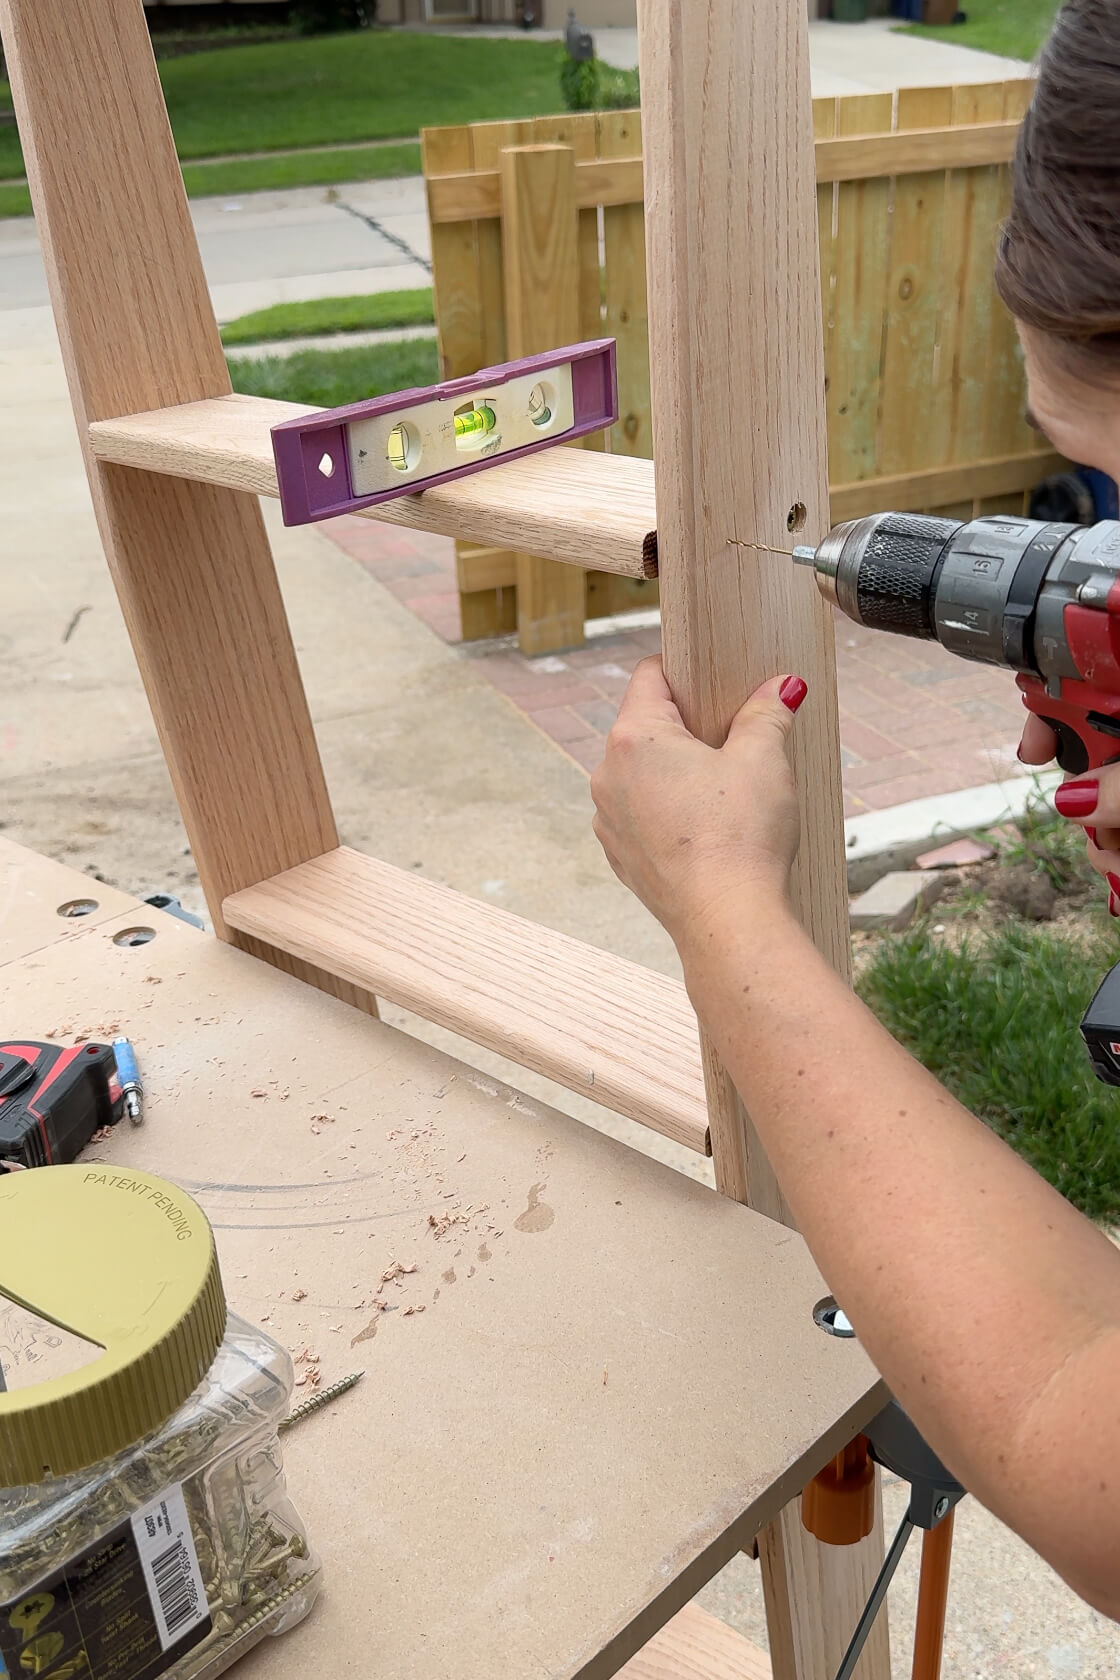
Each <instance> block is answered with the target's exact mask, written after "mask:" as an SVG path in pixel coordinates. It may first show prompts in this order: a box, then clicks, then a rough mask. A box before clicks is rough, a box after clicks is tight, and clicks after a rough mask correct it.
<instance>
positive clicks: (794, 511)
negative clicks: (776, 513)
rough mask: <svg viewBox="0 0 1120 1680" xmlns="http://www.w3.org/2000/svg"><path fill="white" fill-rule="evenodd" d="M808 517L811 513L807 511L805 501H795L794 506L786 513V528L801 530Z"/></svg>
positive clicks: (788, 529)
mask: <svg viewBox="0 0 1120 1680" xmlns="http://www.w3.org/2000/svg"><path fill="white" fill-rule="evenodd" d="M808 517H809V515H808V514H807V513H806V511H805V503H804V502H794V504H793V506H792V507H791V508H790V510H789V512H788V513H787V514H786V530H787V531H800V530H801V529H802V527H803V526H804V524H805V521H806V519H808Z"/></svg>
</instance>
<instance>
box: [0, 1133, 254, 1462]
mask: <svg viewBox="0 0 1120 1680" xmlns="http://www.w3.org/2000/svg"><path fill="white" fill-rule="evenodd" d="M17 1309H22V1311H21V1312H17ZM26 1314H31V1315H33V1316H34V1319H35V1320H37V1321H43V1322H44V1323H45V1331H46V1332H49V1331H50V1329H51V1327H52V1326H55V1327H57V1328H58V1330H60V1331H62V1332H64V1333H66V1334H68V1335H69V1336H70V1337H78V1338H81V1339H82V1341H84V1342H86V1343H92V1344H94V1345H95V1347H96V1348H100V1349H101V1350H102V1351H101V1352H100V1353H95V1355H94V1357H93V1358H92V1359H90V1360H89V1361H88V1362H87V1363H84V1364H82V1365H81V1366H80V1368H79V1369H76V1370H75V1369H69V1370H65V1371H62V1372H59V1373H58V1374H55V1375H47V1376H46V1377H45V1379H44V1380H38V1373H39V1371H40V1370H41V1369H42V1368H43V1361H42V1349H40V1351H39V1352H38V1353H36V1352H35V1339H36V1338H35V1336H34V1335H32V1338H31V1341H30V1342H29V1341H28V1339H27V1335H26V1332H24V1333H23V1334H17V1333H14V1330H13V1326H14V1325H15V1321H16V1319H17V1317H18V1318H19V1319H20V1320H21V1321H23V1322H24V1323H26V1318H25V1315H26ZM225 1327H226V1300H225V1294H224V1291H223V1289H222V1280H221V1274H220V1271H219V1268H218V1256H217V1252H216V1250H215V1247H214V1237H213V1233H212V1231H211V1229H210V1225H209V1222H208V1220H207V1218H206V1215H205V1214H204V1213H203V1211H202V1209H201V1208H200V1207H199V1206H198V1204H197V1203H196V1202H194V1201H192V1200H191V1198H190V1197H189V1196H186V1195H184V1194H183V1192H182V1191H181V1190H177V1189H176V1188H175V1186H174V1185H173V1184H168V1183H167V1182H166V1181H165V1180H164V1179H161V1178H155V1177H154V1176H152V1175H151V1174H149V1173H140V1172H129V1171H128V1170H127V1169H125V1168H121V1167H105V1166H94V1165H92V1164H90V1165H77V1164H75V1165H73V1166H59V1167H52V1168H51V1170H50V1172H22V1173H11V1174H4V1175H2V1176H0V1365H2V1366H4V1371H3V1375H4V1378H5V1386H6V1391H5V1392H3V1393H0V1487H26V1486H28V1485H30V1484H32V1483H35V1482H39V1481H41V1480H43V1479H44V1478H45V1477H47V1476H61V1475H66V1474H68V1473H69V1472H71V1471H75V1470H81V1469H83V1468H85V1466H87V1465H90V1464H95V1463H97V1462H98V1461H99V1460H101V1459H105V1458H110V1457H112V1455H113V1454H114V1453H118V1452H120V1451H121V1450H122V1449H123V1448H125V1447H127V1446H130V1445H131V1444H132V1443H133V1442H135V1441H138V1440H140V1439H142V1438H143V1437H144V1436H145V1435H148V1434H150V1433H151V1432H152V1431H153V1430H155V1429H158V1428H159V1426H160V1424H162V1423H164V1422H165V1421H166V1419H167V1418H169V1417H170V1416H171V1415H172V1413H173V1412H176V1411H178V1409H179V1407H180V1406H181V1405H182V1404H183V1403H184V1401H185V1400H186V1399H187V1398H188V1396H189V1395H190V1394H191V1393H192V1391H193V1390H194V1389H195V1388H196V1387H197V1385H198V1383H199V1382H200V1381H201V1379H202V1377H203V1376H204V1375H205V1374H206V1372H207V1371H208V1370H209V1368H210V1366H211V1364H212V1363H213V1360H214V1356H215V1354H216V1353H217V1351H218V1348H219V1346H220V1344H221V1341H222V1337H223V1336H224V1334H225ZM39 1339H40V1340H41V1341H42V1342H44V1343H46V1342H48V1341H49V1340H50V1339H51V1338H49V1335H48V1334H43V1335H42V1336H41V1337H40V1338H39ZM53 1339H54V1340H55V1341H59V1340H61V1338H60V1337H55V1338H53Z"/></svg>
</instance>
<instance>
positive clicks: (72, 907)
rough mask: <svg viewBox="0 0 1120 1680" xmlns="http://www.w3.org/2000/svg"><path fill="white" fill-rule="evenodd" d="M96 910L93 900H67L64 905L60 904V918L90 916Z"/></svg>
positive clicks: (94, 900)
mask: <svg viewBox="0 0 1120 1680" xmlns="http://www.w3.org/2000/svg"><path fill="white" fill-rule="evenodd" d="M96 909H97V900H96V899H95V898H68V899H67V901H66V903H65V904H60V905H59V907H58V914H59V915H60V916H91V915H92V914H93V912H94V911H95V910H96Z"/></svg>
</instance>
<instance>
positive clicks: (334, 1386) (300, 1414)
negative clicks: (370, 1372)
mask: <svg viewBox="0 0 1120 1680" xmlns="http://www.w3.org/2000/svg"><path fill="white" fill-rule="evenodd" d="M364 1376H365V1372H364V1371H352V1372H351V1373H350V1375H349V1376H348V1377H340V1378H339V1380H338V1382H336V1383H331V1385H330V1387H329V1388H323V1389H320V1390H319V1393H318V1394H313V1395H312V1396H311V1398H310V1400H305V1401H304V1402H303V1403H302V1405H299V1406H296V1407H294V1408H293V1409H292V1411H290V1412H289V1413H288V1415H287V1417H286V1418H283V1419H282V1420H281V1422H280V1424H279V1425H278V1428H279V1429H280V1430H284V1429H290V1428H291V1427H292V1425H293V1423H302V1422H303V1420H304V1418H306V1417H310V1416H311V1414H312V1412H317V1411H318V1410H319V1407H320V1406H326V1405H327V1404H328V1403H329V1402H330V1401H331V1400H337V1399H338V1397H339V1395H340V1394H345V1393H346V1390H347V1389H348V1388H353V1386H354V1384H355V1383H358V1382H361V1380H362V1378H363V1377H364Z"/></svg>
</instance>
